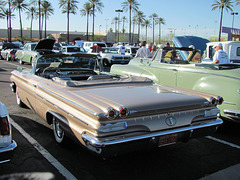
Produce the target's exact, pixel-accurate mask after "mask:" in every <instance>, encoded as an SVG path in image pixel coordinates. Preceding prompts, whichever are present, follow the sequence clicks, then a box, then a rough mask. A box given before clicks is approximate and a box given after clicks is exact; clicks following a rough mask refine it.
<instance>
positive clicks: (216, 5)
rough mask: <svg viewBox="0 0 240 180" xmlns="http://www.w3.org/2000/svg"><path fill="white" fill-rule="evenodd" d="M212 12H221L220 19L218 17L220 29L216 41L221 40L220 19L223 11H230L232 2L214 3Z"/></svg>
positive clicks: (228, 0) (222, 0)
mask: <svg viewBox="0 0 240 180" xmlns="http://www.w3.org/2000/svg"><path fill="white" fill-rule="evenodd" d="M212 7H213V8H212V10H215V9H219V10H221V17H220V28H219V35H218V41H220V40H221V30H222V19H223V9H226V11H228V10H231V11H232V8H231V7H233V5H232V2H231V0H219V1H217V0H216V1H215V3H214V4H212Z"/></svg>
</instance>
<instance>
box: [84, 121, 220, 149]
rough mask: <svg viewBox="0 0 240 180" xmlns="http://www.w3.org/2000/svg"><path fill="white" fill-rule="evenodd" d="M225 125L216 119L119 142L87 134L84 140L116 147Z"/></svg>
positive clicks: (97, 145) (97, 144)
mask: <svg viewBox="0 0 240 180" xmlns="http://www.w3.org/2000/svg"><path fill="white" fill-rule="evenodd" d="M222 123H223V121H222V120H221V119H216V121H214V122H210V123H207V124H201V125H196V126H189V127H182V128H178V129H172V130H167V131H161V132H154V133H150V134H144V135H140V136H135V137H128V138H122V139H117V140H112V141H106V142H102V141H99V140H97V139H95V138H93V137H91V136H89V135H87V134H82V139H83V140H84V142H86V143H90V144H91V145H92V146H96V147H104V146H109V145H115V144H119V143H126V142H130V141H136V140H141V139H146V138H152V137H158V136H163V135H168V134H175V133H181V132H185V131H191V132H193V131H194V130H197V129H200V128H208V127H209V128H210V127H214V126H219V125H221V124H222Z"/></svg>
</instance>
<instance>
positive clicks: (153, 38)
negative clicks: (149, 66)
mask: <svg viewBox="0 0 240 180" xmlns="http://www.w3.org/2000/svg"><path fill="white" fill-rule="evenodd" d="M154 26H155V25H154V18H153V44H154Z"/></svg>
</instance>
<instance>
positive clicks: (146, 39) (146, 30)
mask: <svg viewBox="0 0 240 180" xmlns="http://www.w3.org/2000/svg"><path fill="white" fill-rule="evenodd" d="M146 42H147V26H146Z"/></svg>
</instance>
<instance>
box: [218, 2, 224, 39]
mask: <svg viewBox="0 0 240 180" xmlns="http://www.w3.org/2000/svg"><path fill="white" fill-rule="evenodd" d="M222 17H223V7H222V9H221V17H220V27H219V35H218V41H221V32H222Z"/></svg>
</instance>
